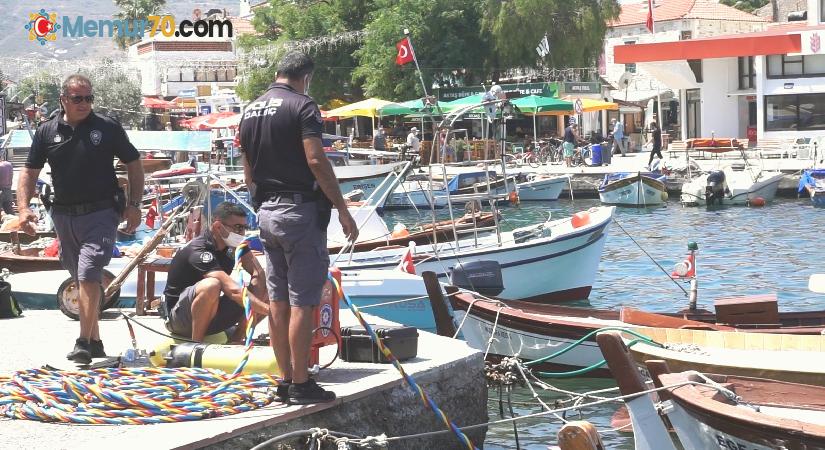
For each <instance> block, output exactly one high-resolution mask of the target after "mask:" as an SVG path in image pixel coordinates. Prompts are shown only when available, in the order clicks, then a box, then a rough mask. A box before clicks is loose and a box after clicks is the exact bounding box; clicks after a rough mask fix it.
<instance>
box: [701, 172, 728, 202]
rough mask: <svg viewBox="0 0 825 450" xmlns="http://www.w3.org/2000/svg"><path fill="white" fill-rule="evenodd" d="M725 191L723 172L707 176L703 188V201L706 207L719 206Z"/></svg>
mask: <svg viewBox="0 0 825 450" xmlns="http://www.w3.org/2000/svg"><path fill="white" fill-rule="evenodd" d="M727 190H728V189H727V184H726V183H725V172H723V171H721V170H716V171H713V172H711V173H710V174H709V175H708V181H707V186H705V201H706V203H707V205H708V206H711V205H713V204H714V203H717V204H719V205H721V204H722V199H723V198H725V192H726V191H727Z"/></svg>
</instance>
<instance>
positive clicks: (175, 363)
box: [164, 342, 281, 376]
mask: <svg viewBox="0 0 825 450" xmlns="http://www.w3.org/2000/svg"><path fill="white" fill-rule="evenodd" d="M244 353H245V347H244V346H242V345H221V344H196V343H194V342H184V343H181V344H174V345H172V346H171V349H170V352H169V353H168V354H167V355H166V356H165V357H164V359H165V361H166V367H203V368H209V369H219V370H223V371H224V372H227V373H231V372H233V371H234V370H235V368H236V367H238V363H240V362H241V359H243V356H244ZM242 373H245V374H250V373H265V374H269V375H275V376H280V375H281V370H280V368H279V367H278V362H277V361H276V360H275V354H274V353H273V351H272V348H271V347H269V346H266V347H257V346H256V347H252V350H251V352H250V354H249V361H248V362H247V363H246V365H245V366H244V368H243V370H242Z"/></svg>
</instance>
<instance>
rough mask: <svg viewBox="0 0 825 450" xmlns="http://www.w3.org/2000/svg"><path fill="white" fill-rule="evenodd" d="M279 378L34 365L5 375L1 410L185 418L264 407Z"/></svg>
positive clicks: (77, 416)
mask: <svg viewBox="0 0 825 450" xmlns="http://www.w3.org/2000/svg"><path fill="white" fill-rule="evenodd" d="M227 381H231V383H227ZM277 384H278V382H277V380H276V379H275V378H273V377H272V376H271V375H266V374H250V375H240V376H235V377H234V378H233V377H232V376H227V374H226V373H224V372H222V371H220V370H214V369H198V368H184V369H171V368H159V367H158V368H155V367H151V368H128V369H94V370H78V371H70V370H46V369H30V370H21V371H18V372H15V373H14V374H12V375H11V376H8V377H0V414H2V415H3V416H5V417H8V418H13V419H26V420H39V421H43V422H65V423H76V424H110V425H143V424H150V423H171V422H183V421H190V420H200V419H206V418H210V417H220V416H226V415H232V414H237V413H241V412H246V411H251V410H254V409H257V408H261V407H264V406H266V405H268V404H270V403H272V402H273V401H274V393H272V392H269V391H271V389H269V388H271V387H273V386H277ZM218 387H222V389H221V391H220V392H219V393H217V394H214V395H213V394H212V392H214V391H215V390H216V388H218Z"/></svg>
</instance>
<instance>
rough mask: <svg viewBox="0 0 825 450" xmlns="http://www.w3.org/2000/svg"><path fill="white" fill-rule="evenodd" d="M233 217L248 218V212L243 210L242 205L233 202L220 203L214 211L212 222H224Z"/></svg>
mask: <svg viewBox="0 0 825 450" xmlns="http://www.w3.org/2000/svg"><path fill="white" fill-rule="evenodd" d="M232 216H238V217H246V211H245V210H244V209H243V208H241V205H238V204H237V203H232V202H221V203H218V206H216V207H215V210H214V211H212V220H220V221H221V222H223V221H224V220H226V219H228V218H230V217H232Z"/></svg>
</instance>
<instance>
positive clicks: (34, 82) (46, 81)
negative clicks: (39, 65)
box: [17, 71, 63, 111]
mask: <svg viewBox="0 0 825 450" xmlns="http://www.w3.org/2000/svg"><path fill="white" fill-rule="evenodd" d="M62 83H63V80H61V79H60V77H58V76H57V75H55V74H53V73H51V72H48V71H42V72H38V73H35V74H32V75H29V76H27V77H26V78H23V79H22V80H20V83H19V84H18V89H17V99H18V101H23V100H25V99H26V98H27V97H28V96H29V95H32V96H33V97H32V99H31V101H33V102H36V103H37V104H38V105H42V104H44V103H46V108H47V109H48V110H49V111H52V110H55V109H57V108H59V107H60V85H61V84H62ZM24 103H26V105H25V106H28V105H29V104H28V103H27V102H24Z"/></svg>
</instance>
